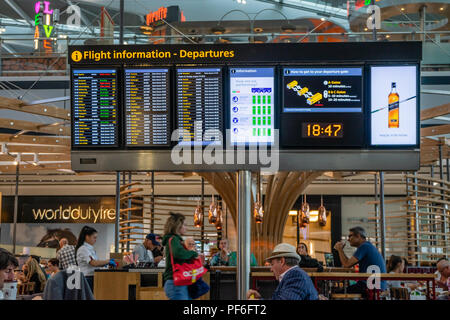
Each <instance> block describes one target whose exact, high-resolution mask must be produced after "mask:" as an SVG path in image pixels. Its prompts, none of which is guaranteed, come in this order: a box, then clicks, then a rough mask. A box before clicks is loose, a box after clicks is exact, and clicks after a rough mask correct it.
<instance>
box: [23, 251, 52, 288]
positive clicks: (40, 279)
mask: <svg viewBox="0 0 450 320" xmlns="http://www.w3.org/2000/svg"><path fill="white" fill-rule="evenodd" d="M25 265H26V266H27V267H26V270H27V271H26V272H27V273H26V275H25V279H24V280H25V282H34V290H33V291H32V292H30V294H35V293H41V292H43V291H44V288H45V283H46V282H47V277H46V276H45V274H44V273H43V272H42V269H41V267H40V266H39V263H38V262H37V260H36V259H34V258H33V257H30V258H29V259H28V260H27V262H26V263H25Z"/></svg>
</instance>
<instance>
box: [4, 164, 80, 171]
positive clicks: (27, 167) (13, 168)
mask: <svg viewBox="0 0 450 320" xmlns="http://www.w3.org/2000/svg"><path fill="white" fill-rule="evenodd" d="M57 169H72V166H71V164H70V163H67V162H64V163H51V164H50V163H49V164H42V165H39V166H34V165H32V164H21V165H20V167H19V172H33V171H42V170H47V171H49V170H51V171H54V170H57ZM0 172H1V173H14V172H16V166H15V165H0Z"/></svg>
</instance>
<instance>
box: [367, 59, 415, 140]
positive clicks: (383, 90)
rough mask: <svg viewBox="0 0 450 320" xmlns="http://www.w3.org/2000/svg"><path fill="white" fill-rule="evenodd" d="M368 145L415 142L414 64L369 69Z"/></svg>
mask: <svg viewBox="0 0 450 320" xmlns="http://www.w3.org/2000/svg"><path fill="white" fill-rule="evenodd" d="M370 97H371V98H370V110H371V113H370V114H371V117H370V121H371V144H372V145H379V146H389V145H415V144H417V67H416V66H372V67H371V68H370Z"/></svg>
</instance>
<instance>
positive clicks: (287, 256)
mask: <svg viewBox="0 0 450 320" xmlns="http://www.w3.org/2000/svg"><path fill="white" fill-rule="evenodd" d="M266 260H267V261H269V262H270V265H271V270H272V272H273V274H274V275H275V278H276V279H277V280H278V281H279V282H280V283H279V284H278V287H277V288H276V289H275V292H274V293H273V295H272V300H317V299H318V294H317V290H316V288H314V285H313V283H312V281H311V278H310V277H309V276H308V275H307V274H306V272H305V271H303V270H302V269H300V267H299V266H298V264H299V262H300V256H299V255H298V254H297V252H296V250H295V247H294V246H292V245H290V244H288V243H280V244H279V245H277V246H276V247H275V248H274V249H273V251H272V255H271V256H270V257H268V258H267V259H266ZM247 299H261V295H260V294H259V292H258V291H256V290H252V289H250V290H249V291H248V292H247Z"/></svg>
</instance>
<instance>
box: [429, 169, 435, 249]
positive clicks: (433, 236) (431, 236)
mask: <svg viewBox="0 0 450 320" xmlns="http://www.w3.org/2000/svg"><path fill="white" fill-rule="evenodd" d="M430 176H431V178H434V165H430ZM429 186H430V187H429V188H428V192H430V194H431V193H432V192H433V182H432V181H430V183H429ZM431 205H432V206H433V205H434V204H433V203H431ZM427 211H428V213H429V215H428V220H429V222H430V221H433V220H432V219H434V214H433V210H432V209H431V208H428V209H427ZM431 232H432V233H435V232H436V225H435V224H433V225H432V226H431ZM434 240H436V235H435V234H430V245H431V246H434V245H436V242H435V241H434Z"/></svg>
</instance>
